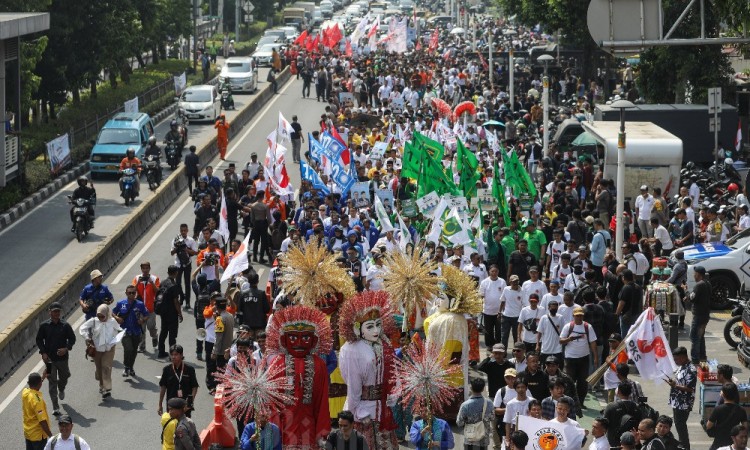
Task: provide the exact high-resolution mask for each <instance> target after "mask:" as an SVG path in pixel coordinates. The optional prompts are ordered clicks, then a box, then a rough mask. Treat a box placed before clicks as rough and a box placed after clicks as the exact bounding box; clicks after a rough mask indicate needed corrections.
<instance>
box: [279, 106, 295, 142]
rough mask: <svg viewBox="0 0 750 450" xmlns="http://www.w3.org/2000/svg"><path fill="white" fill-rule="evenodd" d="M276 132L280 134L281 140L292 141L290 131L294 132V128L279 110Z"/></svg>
mask: <svg viewBox="0 0 750 450" xmlns="http://www.w3.org/2000/svg"><path fill="white" fill-rule="evenodd" d="M276 133H277V134H278V135H279V136H281V142H284V141H286V142H291V141H292V133H294V128H292V124H290V123H289V121H288V120H286V119H285V118H284V115H283V114H281V111H279V125H278V127H276Z"/></svg>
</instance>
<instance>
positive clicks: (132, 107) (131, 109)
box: [125, 96, 138, 113]
mask: <svg viewBox="0 0 750 450" xmlns="http://www.w3.org/2000/svg"><path fill="white" fill-rule="evenodd" d="M125 112H126V113H137V112H138V97H137V96H136V97H133V98H132V99H131V100H126V101H125Z"/></svg>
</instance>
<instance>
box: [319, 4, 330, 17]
mask: <svg viewBox="0 0 750 450" xmlns="http://www.w3.org/2000/svg"><path fill="white" fill-rule="evenodd" d="M319 6H320V12H322V13H323V17H325V18H331V17H333V2H332V1H331V0H323V1H321V2H320V5H319Z"/></svg>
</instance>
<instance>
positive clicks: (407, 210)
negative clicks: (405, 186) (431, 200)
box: [401, 197, 426, 217]
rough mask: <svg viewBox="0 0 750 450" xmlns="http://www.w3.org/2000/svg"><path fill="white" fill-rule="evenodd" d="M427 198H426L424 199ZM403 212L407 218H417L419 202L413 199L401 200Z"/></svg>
mask: <svg viewBox="0 0 750 450" xmlns="http://www.w3.org/2000/svg"><path fill="white" fill-rule="evenodd" d="M422 198H426V197H422ZM401 212H402V213H403V214H404V216H405V217H416V216H417V212H418V211H417V202H416V201H415V200H414V199H413V198H407V199H405V200H401Z"/></svg>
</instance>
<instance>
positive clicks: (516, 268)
mask: <svg viewBox="0 0 750 450" xmlns="http://www.w3.org/2000/svg"><path fill="white" fill-rule="evenodd" d="M510 264H512V265H513V271H512V272H511V275H518V280H519V284H523V282H524V281H526V280H528V279H529V278H530V277H529V268H530V267H531V266H536V265H537V264H538V263H537V260H536V256H534V254H533V253H531V252H528V251H527V252H526V253H521V252H520V251H518V250H516V251H514V252H513V253H511V254H510Z"/></svg>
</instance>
